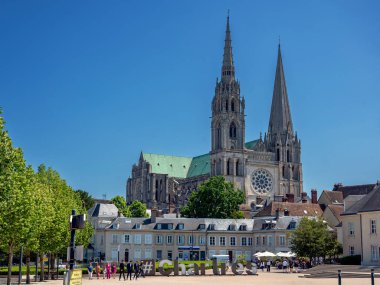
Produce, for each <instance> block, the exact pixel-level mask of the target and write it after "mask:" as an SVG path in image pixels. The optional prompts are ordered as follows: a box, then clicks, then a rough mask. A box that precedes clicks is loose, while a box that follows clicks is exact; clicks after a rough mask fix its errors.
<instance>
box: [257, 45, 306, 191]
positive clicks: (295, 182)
mask: <svg viewBox="0 0 380 285" xmlns="http://www.w3.org/2000/svg"><path fill="white" fill-rule="evenodd" d="M264 141H265V144H266V147H267V149H268V150H269V151H270V152H273V153H274V154H275V160H276V161H277V163H278V167H279V174H280V175H279V178H280V179H279V180H280V181H279V182H280V185H279V187H280V188H279V191H278V192H277V193H276V194H277V195H279V196H285V195H286V194H288V193H290V194H294V195H295V196H296V197H300V196H301V192H302V191H303V189H302V185H303V182H302V163H301V141H300V140H299V139H298V137H297V133H294V131H293V122H292V116H291V113H290V106H289V100H288V92H287V90H286V82H285V74H284V68H283V65H282V56H281V47H280V45H278V57H277V67H276V76H275V81H274V88H273V98H272V107H271V113H270V119H269V126H268V134H267V135H265V138H264Z"/></svg>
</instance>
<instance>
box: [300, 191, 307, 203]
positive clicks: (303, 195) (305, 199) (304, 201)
mask: <svg viewBox="0 0 380 285" xmlns="http://www.w3.org/2000/svg"><path fill="white" fill-rule="evenodd" d="M306 197H307V194H306V192H301V200H302V203H303V204H305V203H307V198H306Z"/></svg>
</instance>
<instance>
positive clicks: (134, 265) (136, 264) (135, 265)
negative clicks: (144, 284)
mask: <svg viewBox="0 0 380 285" xmlns="http://www.w3.org/2000/svg"><path fill="white" fill-rule="evenodd" d="M139 271H140V270H139V263H138V262H137V261H136V262H135V263H134V264H133V272H134V273H135V275H133V279H136V280H137V278H138V277H139Z"/></svg>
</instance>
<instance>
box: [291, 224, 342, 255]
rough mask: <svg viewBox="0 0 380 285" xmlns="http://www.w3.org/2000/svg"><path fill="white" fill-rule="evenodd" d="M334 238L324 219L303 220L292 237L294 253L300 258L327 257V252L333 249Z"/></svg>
mask: <svg viewBox="0 0 380 285" xmlns="http://www.w3.org/2000/svg"><path fill="white" fill-rule="evenodd" d="M331 244H335V243H334V242H333V236H332V234H331V233H330V231H329V230H328V228H327V224H326V223H325V222H324V221H323V220H322V219H310V218H307V217H304V218H302V219H301V221H300V223H299V225H298V227H297V229H295V230H294V232H293V233H292V235H291V246H290V248H291V249H292V251H293V252H295V253H296V254H297V255H298V256H305V257H309V258H310V259H311V258H312V257H317V256H325V255H326V252H327V250H328V249H329V247H330V249H331Z"/></svg>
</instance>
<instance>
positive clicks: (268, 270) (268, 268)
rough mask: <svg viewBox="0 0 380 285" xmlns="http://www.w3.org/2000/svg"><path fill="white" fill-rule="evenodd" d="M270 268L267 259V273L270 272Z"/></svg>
mask: <svg viewBox="0 0 380 285" xmlns="http://www.w3.org/2000/svg"><path fill="white" fill-rule="evenodd" d="M270 266H271V261H270V259H268V261H267V272H270Z"/></svg>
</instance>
